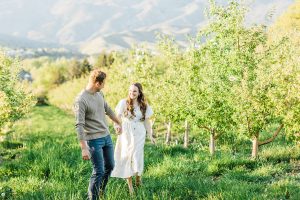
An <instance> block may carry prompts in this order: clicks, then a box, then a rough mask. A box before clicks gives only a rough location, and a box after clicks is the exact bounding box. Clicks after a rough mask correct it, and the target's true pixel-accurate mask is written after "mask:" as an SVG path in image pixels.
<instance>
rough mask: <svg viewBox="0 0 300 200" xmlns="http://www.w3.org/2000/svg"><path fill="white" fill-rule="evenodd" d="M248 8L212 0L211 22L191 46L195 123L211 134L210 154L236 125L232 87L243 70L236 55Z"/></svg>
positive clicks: (209, 14)
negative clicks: (222, 4)
mask: <svg viewBox="0 0 300 200" xmlns="http://www.w3.org/2000/svg"><path fill="white" fill-rule="evenodd" d="M245 11H246V10H245V8H243V7H242V6H240V5H239V4H238V3H236V2H230V3H229V5H228V6H227V7H221V6H218V5H216V4H215V2H214V1H211V2H210V8H209V10H208V13H207V14H208V19H209V21H208V25H207V26H206V27H205V28H203V29H202V30H200V32H199V34H198V36H197V38H195V40H192V46H191V47H190V52H189V53H190V59H189V60H190V63H191V65H192V70H193V76H192V77H191V81H192V83H191V85H192V87H191V91H192V99H193V101H192V107H193V110H194V111H195V113H194V123H195V124H197V125H198V126H199V127H200V128H204V129H206V130H207V131H208V132H209V133H210V148H209V149H210V153H211V155H213V154H214V153H215V140H216V139H218V138H219V137H220V136H221V135H223V134H225V135H226V133H227V134H228V133H230V132H232V130H233V129H234V127H235V121H234V120H233V118H232V116H233V113H234V112H235V109H234V105H232V103H233V102H232V97H233V95H234V94H233V93H232V90H231V88H232V85H233V83H232V80H233V79H235V75H236V74H237V73H239V70H240V69H239V68H238V67H237V66H236V57H237V52H238V48H239V47H238V34H239V33H241V32H242V31H243V29H245V28H244V27H243V21H244V15H245Z"/></svg>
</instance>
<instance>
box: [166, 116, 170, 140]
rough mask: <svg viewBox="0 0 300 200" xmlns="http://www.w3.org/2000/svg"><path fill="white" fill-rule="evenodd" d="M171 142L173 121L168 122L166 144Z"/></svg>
mask: <svg viewBox="0 0 300 200" xmlns="http://www.w3.org/2000/svg"><path fill="white" fill-rule="evenodd" d="M170 142H171V122H170V121H169V123H168V124H167V134H166V144H167V145H169V144H170Z"/></svg>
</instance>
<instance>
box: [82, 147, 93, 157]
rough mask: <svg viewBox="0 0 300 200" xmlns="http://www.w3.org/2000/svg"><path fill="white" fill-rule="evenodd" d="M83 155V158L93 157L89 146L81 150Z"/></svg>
mask: <svg viewBox="0 0 300 200" xmlns="http://www.w3.org/2000/svg"><path fill="white" fill-rule="evenodd" d="M81 155H82V159H83V160H89V159H90V158H91V154H90V151H89V149H87V148H83V149H82V150H81Z"/></svg>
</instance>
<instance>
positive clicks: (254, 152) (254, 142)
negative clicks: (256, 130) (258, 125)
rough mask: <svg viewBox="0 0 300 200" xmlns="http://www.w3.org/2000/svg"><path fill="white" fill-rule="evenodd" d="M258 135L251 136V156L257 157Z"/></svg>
mask: <svg viewBox="0 0 300 200" xmlns="http://www.w3.org/2000/svg"><path fill="white" fill-rule="evenodd" d="M258 137H259V134H257V135H255V136H254V137H253V138H252V158H257V156H258Z"/></svg>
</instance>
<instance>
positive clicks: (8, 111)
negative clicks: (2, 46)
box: [0, 53, 32, 132]
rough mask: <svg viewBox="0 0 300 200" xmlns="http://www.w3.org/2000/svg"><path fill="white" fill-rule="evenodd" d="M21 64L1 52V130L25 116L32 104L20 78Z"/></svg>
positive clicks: (30, 97)
mask: <svg viewBox="0 0 300 200" xmlns="http://www.w3.org/2000/svg"><path fill="white" fill-rule="evenodd" d="M19 65H20V64H19V63H18V62H17V61H16V60H13V59H10V58H8V57H6V56H5V55H4V54H2V53H1V54H0V132H1V129H3V128H4V127H5V126H6V125H8V126H10V125H11V123H12V122H14V121H16V120H18V119H20V118H21V117H23V116H24V115H25V114H26V113H27V112H28V109H29V108H30V107H31V105H32V96H31V94H30V93H29V92H27V91H26V90H25V89H24V87H23V86H24V83H22V82H20V80H19V79H18V73H19V71H20V66H19Z"/></svg>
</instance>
